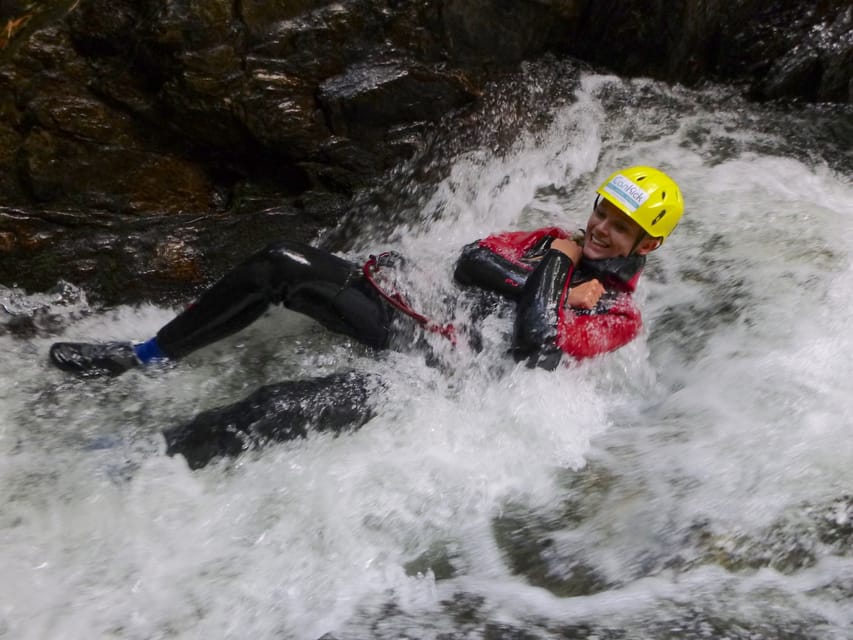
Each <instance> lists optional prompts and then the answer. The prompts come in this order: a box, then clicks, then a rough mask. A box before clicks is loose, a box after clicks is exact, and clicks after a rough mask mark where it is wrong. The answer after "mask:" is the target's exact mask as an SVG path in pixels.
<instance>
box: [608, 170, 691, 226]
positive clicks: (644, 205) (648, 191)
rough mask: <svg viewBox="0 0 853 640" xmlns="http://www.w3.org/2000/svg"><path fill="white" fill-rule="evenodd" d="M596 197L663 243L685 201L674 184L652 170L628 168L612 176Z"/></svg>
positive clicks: (682, 211) (662, 174)
mask: <svg viewBox="0 0 853 640" xmlns="http://www.w3.org/2000/svg"><path fill="white" fill-rule="evenodd" d="M597 193H598V194H599V195H600V196H601V197H602V198H604V199H605V200H607V201H608V202H610V203H611V204H613V205H614V206H615V207H616V208H618V209H619V210H620V211H621V212H622V213H624V214H625V215H627V216H628V217H629V218H631V219H632V220H633V221H634V222H636V223H637V224H638V225H640V227H642V229H643V231H645V232H646V233H648V234H649V235H650V236H652V237H654V238H660V239H661V240H663V239H664V238H666V237H667V236H668V235H669V234H670V233H672V230H673V229H675V225H677V224H678V221H679V220H680V219H681V214H682V213H684V200H682V199H681V190H680V189H679V188H678V185H677V184H675V181H674V180H673V179H672V178H670V177H669V176H668V175H666V174H665V173H664V172H663V171H659V170H658V169H653V168H652V167H629V168H628V169H622V170H621V171H617V172H615V173H613V174H612V175H611V176H610V177H609V178H607V180H605V181H604V183H602V185H601V186H600V187H599V188H598V190H597Z"/></svg>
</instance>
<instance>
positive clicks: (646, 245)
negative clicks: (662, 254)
mask: <svg viewBox="0 0 853 640" xmlns="http://www.w3.org/2000/svg"><path fill="white" fill-rule="evenodd" d="M661 242H663V238H652V237H651V236H646V237H645V238H643V239H642V241H641V242H640V244H639V245H638V246H637V248H636V249H635V250H634V253H636V254H637V255H638V256H644V255H646V254H647V253H651V252H652V251H654V250H655V249H657V248H658V247H659V246H660V245H661Z"/></svg>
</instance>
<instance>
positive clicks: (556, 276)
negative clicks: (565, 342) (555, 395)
mask: <svg viewBox="0 0 853 640" xmlns="http://www.w3.org/2000/svg"><path fill="white" fill-rule="evenodd" d="M573 271H574V265H573V264H572V261H571V259H570V258H569V256H567V255H566V254H564V253H562V252H561V251H555V250H552V249H549V250H548V253H547V254H546V255H545V256H544V257H543V258H542V260H541V261H540V263H539V265H538V266H537V267H536V269H535V270H534V271H533V273H531V274H530V276H529V277H528V278H527V283H526V284H525V286H524V290H523V291H522V293H521V296H520V297H519V298H518V309H517V313H516V318H515V328H514V331H513V337H512V352H513V356H514V357H515V359H516V361H521V360H527V364H528V365H529V366H531V367H533V366H539V367H542V368H544V369H554V368H555V367H556V366H557V364H558V363H559V362H560V357H561V355H562V350H561V348H560V346H559V345H558V338H559V331H558V328H559V327H560V323H561V318H560V316H561V312H562V309H563V308H564V306H565V301H566V296H567V295H568V290H569V282H570V281H571V277H572V272H573Z"/></svg>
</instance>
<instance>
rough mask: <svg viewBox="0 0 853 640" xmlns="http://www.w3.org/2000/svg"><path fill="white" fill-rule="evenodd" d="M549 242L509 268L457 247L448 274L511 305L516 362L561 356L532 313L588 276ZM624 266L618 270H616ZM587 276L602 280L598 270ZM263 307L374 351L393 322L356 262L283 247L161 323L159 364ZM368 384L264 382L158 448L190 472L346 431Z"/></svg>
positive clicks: (361, 418) (548, 327)
mask: <svg viewBox="0 0 853 640" xmlns="http://www.w3.org/2000/svg"><path fill="white" fill-rule="evenodd" d="M550 240H551V238H550V237H549V238H547V239H544V240H543V241H541V242H537V244H536V245H535V246H532V247H531V248H530V249H529V250H527V251H525V253H524V256H523V260H522V262H521V263H519V264H516V263H514V262H512V261H511V260H508V259H506V258H504V257H501V256H499V255H497V254H495V253H494V252H493V251H491V250H489V249H487V248H485V247H482V246H480V245H479V244H478V243H473V244H471V245H468V246H467V247H465V249H464V250H463V252H462V255H461V257H460V259H459V261H458V262H457V265H456V270H455V273H454V277H455V279H456V280H457V282H459V283H460V284H463V285H469V286H473V287H476V288H477V289H479V290H483V291H491V292H494V293H497V294H499V295H500V296H501V297H504V298H510V299H513V300H516V301H517V304H518V306H519V310H518V314H517V316H518V319H517V322H516V327H515V332H514V336H513V346H512V349H511V351H513V353H514V355H515V356H516V359H519V360H520V359H530V361H531V362H532V363H535V364H538V365H539V366H545V367H547V368H553V367H554V366H556V363H557V361H558V360H559V357H560V355H561V354H560V351H559V348H556V347H555V344H554V338H553V334H554V327H553V323H554V320H553V319H552V318H550V317H549V316H548V314H547V313H541V312H539V311H538V309H539V307H541V306H542V301H543V300H549V299H552V298H553V299H554V301H553V304H556V301H557V299H558V298H559V296H560V289H561V288H564V287H565V286H568V285H564V284H563V283H564V281H566V280H567V278H568V277H569V276H570V277H571V279H572V282H575V281H582V280H583V279H584V278H585V279H589V277H591V276H590V274H586V275H585V274H584V273H581V272H576V273H574V274H572V273H571V268H572V263H571V260H569V259H568V257H567V256H565V254H562V253H560V252H556V251H553V250H550V249H549V247H550ZM620 260H621V262H619V263H618V264H615V265H610V266H608V267H607V269H608V270H610V271H612V273H610V274H609V275H610V276H615V277H616V280H615V282H616V284H617V285H618V284H619V282H622V281H627V280H628V279H629V278H631V277H635V276H636V274H637V273H638V270H639V269H640V268H641V267H642V261H640V262H636V261H634V260H631V259H624V260H622V259H620ZM626 267H627V271H626V272H625V273H620V272H619V269H622V270H625V269H626ZM593 275H594V276H595V277H600V278H604V279H605V280H607V277H605V276H607V275H608V274H604V275H602V274H601V273H598V272H596V273H594V274H593ZM528 276H532V280H531V282H535V283H536V287H535V289H536V291H534V292H530V291H526V290H527V289H530V287H525V283H526V282H527V280H528ZM543 283H548V284H547V286H545V284H543ZM616 288H617V289H618V288H619V287H618V286H617V287H616ZM614 291H615V289H614ZM273 304H282V305H284V306H285V307H287V308H288V309H291V310H293V311H298V312H300V313H303V314H305V315H308V316H310V317H311V318H314V319H315V320H317V321H319V322H320V323H321V324H323V325H324V326H325V327H327V328H329V329H331V330H332V331H336V332H338V333H342V334H345V335H348V336H351V337H353V338H355V339H356V340H358V341H360V342H362V343H363V344H365V345H367V346H369V347H373V348H376V349H385V348H387V347H388V346H389V343H390V342H391V339H392V337H393V335H394V333H395V326H396V324H395V320H396V319H397V318H399V317H400V315H401V314H400V313H399V312H398V311H397V310H396V309H394V308H393V307H392V306H391V305H390V304H389V303H388V302H387V301H386V300H385V299H383V297H382V296H381V295H380V294H379V293H378V292H377V290H376V288H375V287H374V286H373V285H372V284H371V283H370V282H369V281H368V280H367V279H366V278H365V276H364V274H363V272H362V268H361V267H360V266H359V265H357V264H354V263H351V262H348V261H347V260H344V259H342V258H340V257H338V256H335V255H333V254H331V253H329V252H327V251H324V250H322V249H317V248H315V247H311V246H308V245H304V244H300V243H295V242H288V241H283V242H278V243H275V244H271V245H269V246H267V247H266V248H264V249H263V250H261V251H259V252H258V253H256V254H254V255H253V256H251V257H250V258H249V259H248V260H246V261H245V262H243V263H242V264H240V265H238V266H237V267H235V268H234V269H232V270H231V271H230V272H229V273H227V274H226V275H225V276H224V277H223V278H222V279H221V280H219V281H218V282H217V283H216V284H214V285H213V287H211V288H210V289H209V290H207V291H206V292H205V293H204V294H203V295H202V297H201V298H200V299H199V300H198V301H197V302H196V303H195V304H193V305H192V306H190V307H189V308H188V309H186V310H185V311H184V312H183V313H181V314H180V315H178V316H177V317H176V318H175V319H174V320H172V321H171V322H169V323H168V324H167V325H166V326H164V327H163V328H162V329H161V330H160V331H159V332H158V333H157V343H158V344H159V347H160V349H161V350H162V352H163V353H164V354H166V355H167V356H168V357H169V358H173V359H177V358H181V357H183V356H186V355H187V354H189V353H191V352H193V351H195V350H196V349H200V348H201V347H204V346H206V345H209V344H211V343H213V342H216V341H217V340H220V339H222V338H224V337H226V336H228V335H231V334H233V333H235V332H237V331H239V330H241V329H243V328H245V327H247V326H248V325H250V324H251V323H252V322H254V321H255V320H257V319H258V318H259V317H260V316H261V315H262V314H263V313H264V312H265V311H267V309H269V307H270V305H273ZM602 312H603V313H606V312H607V310H606V309H603V310H602ZM540 335H541V336H545V337H542V338H540V337H539V336H540ZM531 336H533V337H534V338H535V339H534V338H531ZM549 336H550V337H549ZM377 387H381V382H379V381H377V380H375V379H373V378H372V377H370V376H368V375H367V374H361V373H356V372H351V373H346V374H336V375H332V376H327V377H323V378H313V379H309V380H302V381H291V382H283V383H279V384H272V385H267V386H264V387H262V388H261V389H259V390H258V391H257V392H255V393H254V394H252V395H251V396H249V397H248V398H246V399H244V400H241V401H240V402H237V403H235V404H232V405H229V406H226V407H221V408H218V409H213V410H210V411H206V412H204V413H202V414H200V415H198V416H196V417H195V418H194V419H193V420H191V421H190V422H188V423H185V424H182V425H179V426H177V427H173V428H170V429H167V430H165V431H164V434H165V436H166V441H167V445H168V449H167V452H168V453H169V455H174V454H182V455H184V456H185V457H186V459H187V460H188V462H189V464H190V466H191V467H193V468H198V467H201V466H204V465H205V464H206V463H207V462H208V461H210V460H211V459H213V458H215V457H217V456H221V455H236V454H239V453H240V452H241V451H243V450H245V449H248V448H254V447H257V446H260V445H262V444H264V443H266V442H269V441H281V440H290V439H292V438H295V437H300V436H304V435H305V434H306V430H305V426H306V424H309V423H310V424H312V425H314V426H315V427H316V428H319V429H324V430H331V431H334V432H339V431H341V430H344V429H347V428H356V427H358V426H361V425H362V424H364V423H365V422H366V421H367V420H369V419H370V417H371V416H372V414H373V411H372V408H371V404H370V402H368V399H369V398H370V396H371V392H372V391H375V389H376V388H377Z"/></svg>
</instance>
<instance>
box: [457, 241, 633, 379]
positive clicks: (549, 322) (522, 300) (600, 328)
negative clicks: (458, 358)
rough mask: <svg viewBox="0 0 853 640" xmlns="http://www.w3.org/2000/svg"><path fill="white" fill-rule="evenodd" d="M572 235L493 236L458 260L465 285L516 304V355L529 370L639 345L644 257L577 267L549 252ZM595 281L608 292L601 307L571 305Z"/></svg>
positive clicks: (561, 255)
mask: <svg viewBox="0 0 853 640" xmlns="http://www.w3.org/2000/svg"><path fill="white" fill-rule="evenodd" d="M568 237H570V234H569V233H567V232H566V231H564V230H563V229H560V228H558V227H546V228H544V229H538V230H536V231H512V232H507V233H500V234H496V235H491V236H489V237H487V238H484V239H482V240H478V241H476V242H473V243H471V244H469V245H467V246H466V247H465V248H464V249H463V251H462V255H461V256H460V258H459V260H458V262H457V263H456V269H455V272H454V277H455V278H456V280H457V282H459V283H460V284H463V285H473V286H477V287H480V288H483V289H487V290H491V291H495V292H497V293H499V294H502V295H504V296H507V297H509V298H513V299H515V300H516V301H517V305H518V309H517V314H516V320H515V327H514V331H513V338H512V352H513V355H514V356H515V358H516V360H519V361H520V360H526V361H527V362H528V364H529V365H530V366H540V367H543V368H546V369H553V368H554V367H556V366H557V364H558V363H559V361H560V358H561V356H562V354H563V353H568V354H569V355H570V356H573V357H574V358H577V359H582V358H589V357H592V356H595V355H598V354H600V353H605V352H608V351H613V350H614V349H618V348H619V347H621V346H623V345H625V344H627V343H628V342H630V341H631V340H633V339H634V338H635V337H636V336H637V334H638V333H639V330H640V327H641V324H642V320H641V317H640V311H639V309H637V307H636V306H635V304H634V301H633V299H632V295H631V294H632V293H633V292H634V289H635V288H636V285H637V281H638V280H639V277H640V273H641V271H642V269H643V266H644V265H645V257H643V256H636V255H635V256H629V257H626V258H609V259H606V260H582V261H581V263H580V265H579V266H576V265H574V264H572V261H571V259H570V258H569V257H568V256H567V255H566V254H564V253H562V252H560V251H557V250H553V249H551V248H550V245H551V242H552V241H553V240H554V238H568ZM592 279H598V280H599V281H600V282H601V284H602V285H603V286H604V288H605V294H604V295H603V296H602V297H601V299H600V300H599V302H598V304H597V305H596V307H595V308H594V309H590V310H588V309H576V308H572V307H569V306H568V305H567V300H568V294H569V288H570V287H572V286H577V285H579V284H582V283H583V282H587V281H589V280H592Z"/></svg>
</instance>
